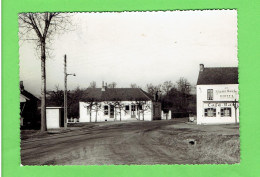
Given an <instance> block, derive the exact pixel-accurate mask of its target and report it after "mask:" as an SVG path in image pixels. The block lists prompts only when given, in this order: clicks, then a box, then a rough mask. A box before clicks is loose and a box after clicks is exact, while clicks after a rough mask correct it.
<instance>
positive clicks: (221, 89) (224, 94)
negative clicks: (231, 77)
mask: <svg viewBox="0 0 260 177" xmlns="http://www.w3.org/2000/svg"><path fill="white" fill-rule="evenodd" d="M208 89H213V100H207V90H208ZM238 92H239V89H238V84H227V85H197V124H229V123H235V122H236V118H235V108H234V106H233V104H232V102H233V101H235V99H236V100H237V101H238V100H239V94H238ZM237 105H239V103H237ZM222 107H230V108H231V117H221V108H222ZM205 108H216V117H205V115H204V109H205ZM236 112H237V122H239V108H238V109H237V111H236Z"/></svg>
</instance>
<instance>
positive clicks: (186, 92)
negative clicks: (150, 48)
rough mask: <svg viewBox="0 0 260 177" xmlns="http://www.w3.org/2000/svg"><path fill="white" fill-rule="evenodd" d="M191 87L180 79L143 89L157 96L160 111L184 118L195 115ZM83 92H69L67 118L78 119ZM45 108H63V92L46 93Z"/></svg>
mask: <svg viewBox="0 0 260 177" xmlns="http://www.w3.org/2000/svg"><path fill="white" fill-rule="evenodd" d="M96 85H97V84H96V82H95V81H92V82H90V84H89V87H88V88H96ZM116 86H117V83H116V82H111V83H109V84H107V87H108V88H116ZM129 87H131V88H141V87H140V86H138V85H137V84H135V83H131V84H130V85H129ZM192 87H194V86H192V85H191V84H190V83H189V82H188V81H187V79H185V78H180V79H179V80H178V81H177V82H176V84H173V82H171V81H165V82H163V83H162V84H158V85H153V84H151V83H150V84H146V87H145V88H144V89H143V88H141V89H143V90H144V91H146V92H147V93H149V94H150V95H151V96H153V97H154V96H155V94H156V93H157V94H158V101H159V102H161V103H162V109H163V110H164V111H165V112H167V111H168V110H171V111H172V116H173V117H186V116H187V115H188V114H189V113H193V114H195V113H196V95H195V94H191V90H192ZM84 90H86V89H82V88H80V87H77V88H76V89H74V90H69V91H68V93H67V95H68V118H71V117H73V118H74V117H79V101H80V100H82V97H83V95H84V94H83V93H84ZM46 101H47V106H62V107H63V106H64V92H63V90H61V89H60V88H59V86H56V87H55V89H54V90H53V91H47V97H46Z"/></svg>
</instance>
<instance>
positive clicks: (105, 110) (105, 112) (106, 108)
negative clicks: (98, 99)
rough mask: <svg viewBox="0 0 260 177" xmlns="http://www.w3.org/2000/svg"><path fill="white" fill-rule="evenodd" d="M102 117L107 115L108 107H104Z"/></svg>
mask: <svg viewBox="0 0 260 177" xmlns="http://www.w3.org/2000/svg"><path fill="white" fill-rule="evenodd" d="M104 115H108V106H107V105H105V106H104Z"/></svg>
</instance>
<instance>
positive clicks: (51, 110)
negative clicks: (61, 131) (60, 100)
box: [46, 107, 64, 129]
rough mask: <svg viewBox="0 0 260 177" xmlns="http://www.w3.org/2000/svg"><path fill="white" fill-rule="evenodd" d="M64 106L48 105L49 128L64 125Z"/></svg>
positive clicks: (47, 119)
mask: <svg viewBox="0 0 260 177" xmlns="http://www.w3.org/2000/svg"><path fill="white" fill-rule="evenodd" d="M63 110H64V109H63V107H46V121H47V122H46V123H47V129H56V128H61V127H64V112H63Z"/></svg>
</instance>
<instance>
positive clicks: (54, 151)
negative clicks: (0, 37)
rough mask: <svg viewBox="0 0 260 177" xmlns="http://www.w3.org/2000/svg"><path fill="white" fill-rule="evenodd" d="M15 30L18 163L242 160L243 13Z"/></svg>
mask: <svg viewBox="0 0 260 177" xmlns="http://www.w3.org/2000/svg"><path fill="white" fill-rule="evenodd" d="M18 23H19V34H18V35H19V69H20V70H19V74H20V139H21V141H20V155H21V157H20V158H21V165H22V166H35V165H38V166H41V165H156V164H162V165H173V164H239V163H240V133H239V82H238V78H239V72H238V55H237V52H238V49H237V24H238V21H237V10H187V11H140V12H138V11H136V12H127V11H126V12H80V13H77V12H75V13H60V12H57V13H56V12H42V13H20V14H18ZM17 42H18V41H17ZM241 99H242V97H241Z"/></svg>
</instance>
